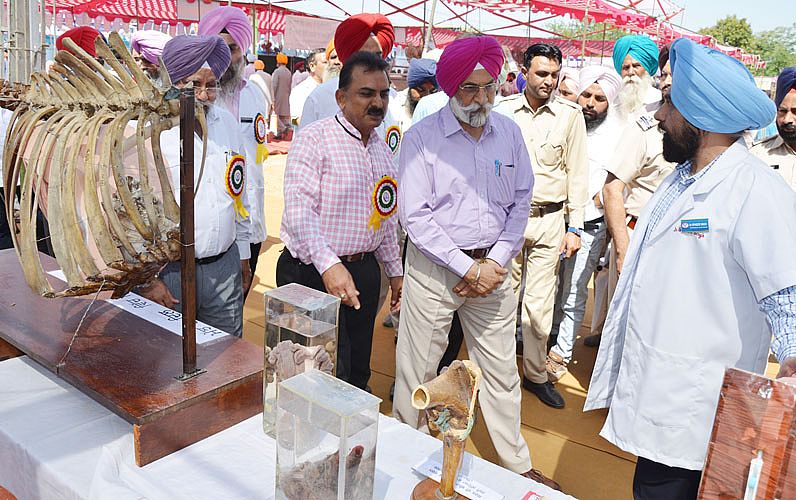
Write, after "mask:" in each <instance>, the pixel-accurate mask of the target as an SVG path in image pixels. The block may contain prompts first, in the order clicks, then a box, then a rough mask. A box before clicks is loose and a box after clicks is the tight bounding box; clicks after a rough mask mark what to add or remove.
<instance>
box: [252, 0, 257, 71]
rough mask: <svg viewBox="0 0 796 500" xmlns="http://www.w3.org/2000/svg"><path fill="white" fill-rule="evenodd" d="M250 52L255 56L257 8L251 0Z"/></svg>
mask: <svg viewBox="0 0 796 500" xmlns="http://www.w3.org/2000/svg"><path fill="white" fill-rule="evenodd" d="M251 49H252V54H254V57H257V9H256V8H255V2H254V0H252V46H251Z"/></svg>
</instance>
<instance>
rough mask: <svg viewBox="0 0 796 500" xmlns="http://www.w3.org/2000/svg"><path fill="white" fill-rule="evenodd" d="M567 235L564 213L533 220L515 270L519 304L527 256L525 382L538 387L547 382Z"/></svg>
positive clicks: (524, 306) (512, 272)
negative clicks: (524, 259)
mask: <svg viewBox="0 0 796 500" xmlns="http://www.w3.org/2000/svg"><path fill="white" fill-rule="evenodd" d="M565 232H566V226H565V223H564V211H563V210H559V211H558V212H554V213H552V214H547V215H545V216H543V217H529V218H528V224H527V226H526V227H525V248H524V249H523V251H522V252H520V254H519V255H518V256H517V258H515V259H514V260H513V264H512V266H511V276H512V282H513V285H514V292H515V294H516V295H517V300H519V297H520V295H519V294H520V277H521V275H522V266H523V262H522V260H523V254H527V256H528V258H527V260H526V261H525V263H524V265H525V267H526V268H525V273H526V275H525V289H524V290H522V368H523V371H524V374H525V378H527V379H528V380H530V381H531V382H535V383H537V384H541V383H544V382H547V371H546V370H545V360H546V359H547V338H548V337H549V336H550V330H551V329H552V327H553V308H554V306H555V297H556V282H557V277H558V266H559V263H560V262H561V253H560V252H559V248H560V247H561V242H562V241H563V240H564V233H565Z"/></svg>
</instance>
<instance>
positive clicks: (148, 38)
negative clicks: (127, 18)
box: [130, 30, 171, 80]
mask: <svg viewBox="0 0 796 500" xmlns="http://www.w3.org/2000/svg"><path fill="white" fill-rule="evenodd" d="M169 40H171V37H170V36H169V35H167V34H166V33H163V32H162V31H157V30H141V31H136V32H135V33H133V36H132V37H131V38H130V48H131V49H132V52H133V59H135V61H136V62H137V63H138V64H139V66H141V69H142V70H144V72H145V73H146V74H147V76H149V78H151V79H152V80H157V79H158V77H159V76H160V71H159V67H158V65H159V64H160V63H159V61H158V58H160V56H161V54H163V47H165V46H166V42H168V41H169Z"/></svg>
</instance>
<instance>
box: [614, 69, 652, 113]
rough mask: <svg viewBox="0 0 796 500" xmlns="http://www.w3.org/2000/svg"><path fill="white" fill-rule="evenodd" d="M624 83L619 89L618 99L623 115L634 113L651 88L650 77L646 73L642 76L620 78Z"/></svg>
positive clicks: (641, 104) (642, 103)
mask: <svg viewBox="0 0 796 500" xmlns="http://www.w3.org/2000/svg"><path fill="white" fill-rule="evenodd" d="M622 82H623V83H624V85H623V86H622V90H620V91H619V98H618V101H619V103H620V108H621V110H622V114H624V115H625V116H627V115H630V114H633V113H635V112H636V111H638V110H639V108H641V106H643V105H644V104H645V103H644V97H645V96H646V95H647V92H649V89H651V88H652V78H651V77H650V76H649V75H648V74H647V75H644V76H642V77H638V76H635V75H633V76H626V77H624V78H623V79H622Z"/></svg>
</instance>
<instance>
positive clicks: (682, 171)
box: [677, 153, 724, 186]
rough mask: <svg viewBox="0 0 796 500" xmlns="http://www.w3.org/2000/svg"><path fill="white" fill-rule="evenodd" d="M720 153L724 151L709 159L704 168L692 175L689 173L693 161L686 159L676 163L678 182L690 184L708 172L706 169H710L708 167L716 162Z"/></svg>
mask: <svg viewBox="0 0 796 500" xmlns="http://www.w3.org/2000/svg"><path fill="white" fill-rule="evenodd" d="M722 155H724V153H721V154H720V155H718V156H717V157H715V158H713V160H711V162H710V163H708V164H707V165H705V168H703V169H702V170H700V171H699V172H697V173H695V174H694V175H691V174H690V172H691V166H692V165H693V162H692V161H691V160H687V161H685V162H683V163H681V164H679V165H677V180H678V181H679V182H680V184H683V185H685V186H690V185H691V184H693V183H695V182H696V181H698V180H699V179H701V178H702V177H704V176H705V174H707V173H708V170H710V168H711V167H712V166H713V165H715V164H716V162H717V161H718V159H719V158H721V157H722Z"/></svg>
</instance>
